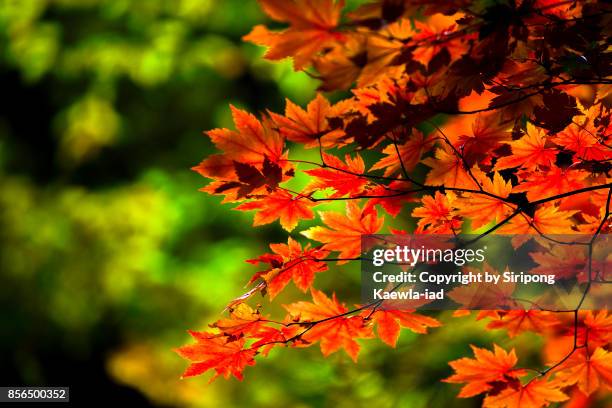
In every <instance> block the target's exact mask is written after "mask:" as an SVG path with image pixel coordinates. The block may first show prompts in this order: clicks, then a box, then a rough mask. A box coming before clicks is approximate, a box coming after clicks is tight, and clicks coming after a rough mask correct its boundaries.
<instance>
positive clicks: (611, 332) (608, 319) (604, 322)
mask: <svg viewBox="0 0 612 408" xmlns="http://www.w3.org/2000/svg"><path fill="white" fill-rule="evenodd" d="M583 324H584V328H583V329H582V330H579V332H578V336H579V338H578V340H579V341H581V338H582V340H583V341H582V342H581V343H580V344H584V342H585V341H586V340H587V336H588V341H589V344H591V345H592V346H598V345H601V346H604V345H606V344H609V343H611V342H612V314H610V315H608V311H607V310H600V311H599V312H597V314H595V312H593V311H591V310H588V311H587V312H586V316H585V318H584V321H583Z"/></svg>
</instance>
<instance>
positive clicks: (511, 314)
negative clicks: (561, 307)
mask: <svg viewBox="0 0 612 408" xmlns="http://www.w3.org/2000/svg"><path fill="white" fill-rule="evenodd" d="M558 324H559V320H558V319H557V317H556V316H555V315H554V313H552V312H546V311H541V310H510V311H508V312H506V313H504V314H503V315H501V317H500V318H499V319H497V320H493V321H491V322H489V324H488V325H487V328H488V329H506V330H508V336H510V338H512V337H515V336H517V335H518V334H520V333H523V332H525V331H534V332H536V333H544V332H546V331H549V330H550V329H551V328H552V327H553V326H556V325H558Z"/></svg>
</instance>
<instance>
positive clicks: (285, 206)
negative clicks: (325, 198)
mask: <svg viewBox="0 0 612 408" xmlns="http://www.w3.org/2000/svg"><path fill="white" fill-rule="evenodd" d="M315 204H316V203H314V202H312V201H310V200H308V199H307V198H306V197H301V196H295V197H294V196H293V195H292V194H291V193H289V192H287V191H285V190H281V189H277V190H276V191H274V192H273V193H270V194H269V195H267V196H263V197H261V198H257V199H256V200H253V201H250V202H248V203H243V204H240V205H239V206H238V207H236V208H234V209H235V210H239V211H250V210H258V211H257V213H256V214H255V218H254V219H253V226H258V225H265V224H269V223H271V222H273V221H275V220H277V219H280V224H281V226H282V227H283V228H284V229H285V230H287V231H291V230H293V229H294V228H295V227H296V225H297V223H298V221H299V220H311V219H313V218H314V213H313V212H312V210H311V209H310V207H312V206H314V205H315Z"/></svg>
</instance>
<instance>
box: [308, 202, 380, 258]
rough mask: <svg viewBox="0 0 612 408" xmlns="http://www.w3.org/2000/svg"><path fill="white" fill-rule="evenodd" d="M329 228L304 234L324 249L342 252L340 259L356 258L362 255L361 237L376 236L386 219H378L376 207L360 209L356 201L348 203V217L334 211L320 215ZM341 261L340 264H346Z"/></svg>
mask: <svg viewBox="0 0 612 408" xmlns="http://www.w3.org/2000/svg"><path fill="white" fill-rule="evenodd" d="M319 214H320V216H321V220H322V221H323V223H324V224H325V225H327V226H328V227H329V228H325V227H320V226H316V227H311V228H309V229H308V230H306V231H302V234H303V235H304V236H306V237H307V238H310V239H312V240H315V241H319V242H324V243H325V245H323V249H325V250H327V251H338V252H340V258H347V259H348V258H354V257H356V256H358V255H359V254H360V253H361V236H362V235H369V234H376V233H378V231H380V229H381V228H382V226H383V222H384V217H378V213H377V211H376V209H375V208H374V207H370V208H364V209H360V208H359V205H358V204H357V203H356V202H355V201H349V202H347V203H346V215H344V214H339V213H336V212H332V211H322V212H320V213H319ZM346 262H347V261H345V260H340V261H339V262H338V263H339V264H342V263H346Z"/></svg>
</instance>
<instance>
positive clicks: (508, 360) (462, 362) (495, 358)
mask: <svg viewBox="0 0 612 408" xmlns="http://www.w3.org/2000/svg"><path fill="white" fill-rule="evenodd" d="M470 347H472V351H473V352H474V357H475V358H467V357H464V358H460V359H458V360H454V361H451V362H450V363H448V364H449V365H450V366H451V367H452V368H453V370H455V374H453V375H451V376H450V377H448V378H446V379H444V380H443V381H444V382H449V383H456V384H462V383H466V385H464V386H463V388H461V391H460V392H459V395H458V397H459V398H469V397H473V396H474V395H478V394H482V393H483V392H487V391H490V390H492V389H493V388H494V386H495V385H496V384H497V383H505V382H510V381H515V380H516V379H517V378H519V377H521V376H523V375H525V374H526V372H525V370H521V369H515V368H514V366H515V365H516V363H517V361H518V359H517V358H516V353H515V352H514V349H512V350H511V351H510V352H509V353H508V352H507V351H505V350H504V349H503V348H501V347H499V346H498V345H497V344H494V345H493V351H489V350H487V349H484V348H478V347H476V346H470Z"/></svg>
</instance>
